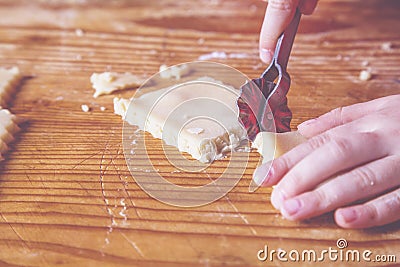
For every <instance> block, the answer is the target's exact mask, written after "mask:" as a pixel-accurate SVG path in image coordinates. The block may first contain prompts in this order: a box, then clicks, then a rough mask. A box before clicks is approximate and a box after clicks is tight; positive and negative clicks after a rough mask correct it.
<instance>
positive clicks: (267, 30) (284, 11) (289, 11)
mask: <svg viewBox="0 0 400 267" xmlns="http://www.w3.org/2000/svg"><path fill="white" fill-rule="evenodd" d="M317 2H318V0H269V1H268V7H267V11H266V13H265V18H264V22H263V25H262V28H261V34H260V58H261V60H262V61H264V62H265V63H267V64H269V63H270V62H271V59H272V56H273V54H274V50H275V46H276V42H277V40H278V38H279V36H280V35H281V34H282V33H283V31H284V30H285V29H286V27H287V26H288V25H289V23H290V22H291V21H292V19H293V17H294V13H295V11H296V8H297V7H298V8H299V9H300V12H301V13H303V14H306V15H308V14H311V13H312V12H313V11H314V9H315V6H316V5H317Z"/></svg>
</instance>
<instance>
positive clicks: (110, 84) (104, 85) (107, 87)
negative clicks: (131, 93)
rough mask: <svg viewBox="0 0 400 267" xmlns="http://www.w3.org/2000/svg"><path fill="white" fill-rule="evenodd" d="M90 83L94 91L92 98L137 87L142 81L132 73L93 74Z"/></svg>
mask: <svg viewBox="0 0 400 267" xmlns="http://www.w3.org/2000/svg"><path fill="white" fill-rule="evenodd" d="M90 82H91V83H92V87H93V89H94V90H95V93H94V94H93V97H94V98H97V97H99V96H101V95H108V94H111V93H113V92H115V91H117V90H122V89H128V88H134V87H139V86H140V85H141V84H142V83H143V82H144V79H143V78H140V77H138V76H136V75H133V74H132V73H129V72H125V73H117V72H103V73H93V74H92V76H90Z"/></svg>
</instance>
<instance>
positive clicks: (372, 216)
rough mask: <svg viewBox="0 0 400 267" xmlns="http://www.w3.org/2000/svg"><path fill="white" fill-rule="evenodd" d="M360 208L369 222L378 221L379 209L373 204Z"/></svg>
mask: <svg viewBox="0 0 400 267" xmlns="http://www.w3.org/2000/svg"><path fill="white" fill-rule="evenodd" d="M362 208H363V209H364V212H365V214H366V217H367V218H368V219H369V220H370V221H371V222H376V221H379V218H380V215H379V211H378V209H377V207H376V206H375V205H364V206H362Z"/></svg>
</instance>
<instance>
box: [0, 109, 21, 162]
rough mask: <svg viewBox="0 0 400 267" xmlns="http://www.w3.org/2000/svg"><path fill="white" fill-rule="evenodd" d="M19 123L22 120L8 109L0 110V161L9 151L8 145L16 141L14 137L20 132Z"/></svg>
mask: <svg viewBox="0 0 400 267" xmlns="http://www.w3.org/2000/svg"><path fill="white" fill-rule="evenodd" d="M19 122H20V120H18V118H17V117H16V116H15V115H13V114H11V112H10V111H8V110H7V109H1V110H0V161H1V160H3V159H4V157H3V155H4V154H5V152H7V150H8V149H9V148H8V144H10V143H11V142H12V141H14V139H15V138H14V135H15V134H16V133H17V132H19V131H20V128H19V127H18V123H19Z"/></svg>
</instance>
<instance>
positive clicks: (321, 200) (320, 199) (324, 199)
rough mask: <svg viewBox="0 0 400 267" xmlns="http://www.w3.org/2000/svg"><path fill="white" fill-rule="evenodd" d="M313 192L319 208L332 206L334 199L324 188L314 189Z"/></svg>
mask: <svg viewBox="0 0 400 267" xmlns="http://www.w3.org/2000/svg"><path fill="white" fill-rule="evenodd" d="M312 194H313V198H314V199H315V205H316V206H317V208H318V209H319V210H325V209H327V208H328V207H330V206H331V204H332V200H331V198H329V197H328V196H327V194H326V192H325V191H324V190H314V191H313V192H312Z"/></svg>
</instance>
